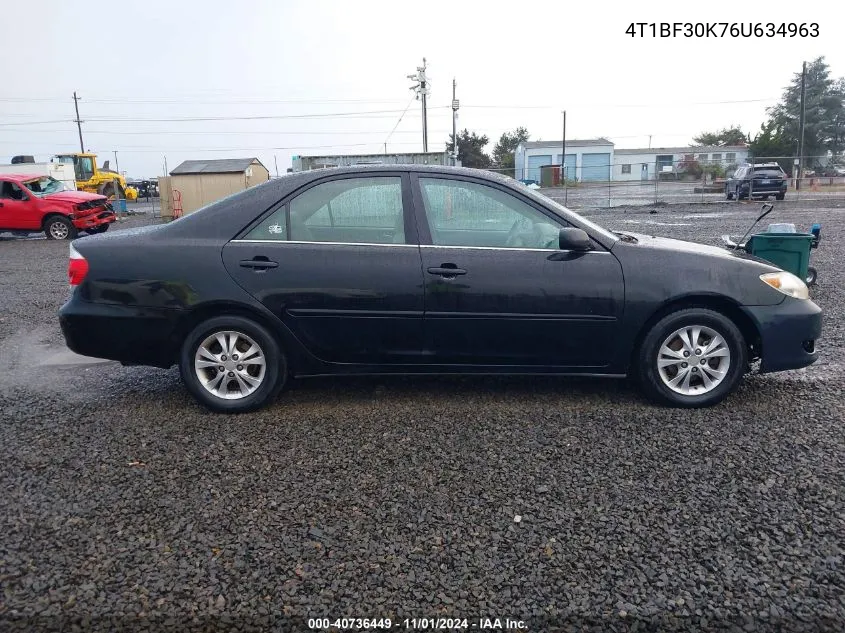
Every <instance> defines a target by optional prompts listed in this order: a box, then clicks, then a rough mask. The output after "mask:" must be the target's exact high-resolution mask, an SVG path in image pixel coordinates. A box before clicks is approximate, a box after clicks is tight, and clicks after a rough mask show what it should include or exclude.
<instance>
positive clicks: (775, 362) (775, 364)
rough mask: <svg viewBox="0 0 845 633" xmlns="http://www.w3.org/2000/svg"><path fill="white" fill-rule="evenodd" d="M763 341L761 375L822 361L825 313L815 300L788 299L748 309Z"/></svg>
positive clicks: (747, 307)
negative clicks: (819, 359) (819, 347)
mask: <svg viewBox="0 0 845 633" xmlns="http://www.w3.org/2000/svg"><path fill="white" fill-rule="evenodd" d="M743 309H744V310H745V312H746V313H747V314H748V315H749V316H750V317H751V318H752V319H754V321H755V323H756V324H757V328H758V329H759V331H760V336H761V339H762V341H761V342H762V350H763V354H762V359H761V363H760V372H761V373H768V372H773V371H783V370H786V369H799V368H801V367H807V366H808V365H812V364H813V363H815V362H816V360H818V357H819V352H818V345H817V343H818V339H819V338H820V337H821V333H822V311H821V308H819V306H817V305H816V304H815V303H813V302H812V301H803V300H799V299H792V298H790V297H787V298H786V299H785V300H784V301H783V302H782V303H780V304H778V305H774V306H746V307H745V308H743Z"/></svg>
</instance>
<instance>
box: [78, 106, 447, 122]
mask: <svg viewBox="0 0 845 633" xmlns="http://www.w3.org/2000/svg"><path fill="white" fill-rule="evenodd" d="M447 107H448V106H440V109H445V108H447ZM400 112H402V110H364V111H358V112H326V113H322V114H316V113H312V114H268V115H252V116H208V117H173V118H146V117H143V118H134V117H89V118H88V120H89V121H98V122H107V123H112V122H128V123H143V122H150V123H185V122H193V121H268V120H275V119H325V118H332V117H349V118H354V117H356V116H360V115H370V114H397V113H400Z"/></svg>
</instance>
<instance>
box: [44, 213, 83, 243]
mask: <svg viewBox="0 0 845 633" xmlns="http://www.w3.org/2000/svg"><path fill="white" fill-rule="evenodd" d="M44 234H45V235H46V236H47V239H48V240H72V239H74V238H75V237H76V235H77V231H76V227H75V226H74V225H73V223H72V222H71V221H70V220H68V219H67V218H66V217H64V216H62V215H54V216H52V217H51V218H49V219H48V220H47V223H46V224H45V225H44Z"/></svg>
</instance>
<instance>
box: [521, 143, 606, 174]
mask: <svg viewBox="0 0 845 633" xmlns="http://www.w3.org/2000/svg"><path fill="white" fill-rule="evenodd" d="M562 151H563V141H525V142H523V143H520V144H519V145H517V147H516V151H515V152H514V166H515V175H516V178H517V180H536V181H537V182H540V167H543V166H544V165H560V164H561V163H564V164H565V165H566V177H567V179H569V180H578V181H584V180H610V171H611V170H610V167H611V165H612V164H613V143H612V142H611V141H609V140H607V139H606V138H596V139H587V140H576V139H573V140H567V141H566V160H563V157H562Z"/></svg>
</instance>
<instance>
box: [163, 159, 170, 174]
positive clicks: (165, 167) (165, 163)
mask: <svg viewBox="0 0 845 633" xmlns="http://www.w3.org/2000/svg"><path fill="white" fill-rule="evenodd" d="M169 173H170V172H168V171H167V156H165V157H164V175H165V176H168V175H169Z"/></svg>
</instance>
